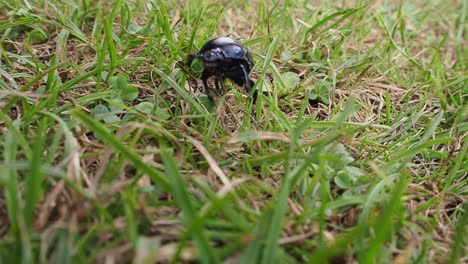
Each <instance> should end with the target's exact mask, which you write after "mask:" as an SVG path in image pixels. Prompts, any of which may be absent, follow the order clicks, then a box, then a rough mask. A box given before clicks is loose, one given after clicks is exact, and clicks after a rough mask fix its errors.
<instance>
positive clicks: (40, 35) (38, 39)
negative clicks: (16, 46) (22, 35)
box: [28, 29, 47, 44]
mask: <svg viewBox="0 0 468 264" xmlns="http://www.w3.org/2000/svg"><path fill="white" fill-rule="evenodd" d="M46 40H47V35H45V33H44V32H40V31H39V30H35V29H34V30H32V31H30V32H29V33H28V41H29V43H31V44H40V43H44V42H45V41H46Z"/></svg>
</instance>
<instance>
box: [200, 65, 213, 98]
mask: <svg viewBox="0 0 468 264" xmlns="http://www.w3.org/2000/svg"><path fill="white" fill-rule="evenodd" d="M211 76H212V74H211V73H210V72H208V71H207V70H206V69H205V70H203V73H202V76H201V77H200V79H201V80H202V82H203V86H204V88H205V93H206V95H207V96H208V98H209V99H210V101H211V102H213V103H214V98H213V96H212V95H211V90H212V89H211V88H210V87H209V86H208V78H210V77H211Z"/></svg>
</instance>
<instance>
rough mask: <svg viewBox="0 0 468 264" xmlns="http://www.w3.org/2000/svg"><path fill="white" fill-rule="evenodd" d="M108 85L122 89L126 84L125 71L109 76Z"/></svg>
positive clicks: (126, 76)
mask: <svg viewBox="0 0 468 264" xmlns="http://www.w3.org/2000/svg"><path fill="white" fill-rule="evenodd" d="M108 84H109V87H110V88H112V89H115V90H124V89H125V87H127V84H128V75H127V74H125V73H121V74H118V75H117V76H111V77H109V82H108Z"/></svg>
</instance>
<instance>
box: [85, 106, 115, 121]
mask: <svg viewBox="0 0 468 264" xmlns="http://www.w3.org/2000/svg"><path fill="white" fill-rule="evenodd" d="M91 115H92V116H93V117H94V119H96V120H104V122H106V123H114V122H119V121H120V118H119V117H118V116H117V115H115V114H113V113H111V112H110V111H109V109H108V108H107V107H106V106H105V105H102V104H99V105H96V107H94V109H93V110H91Z"/></svg>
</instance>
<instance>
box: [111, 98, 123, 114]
mask: <svg viewBox="0 0 468 264" xmlns="http://www.w3.org/2000/svg"><path fill="white" fill-rule="evenodd" d="M111 100H112V102H114V103H115V104H109V110H110V112H111V113H113V114H120V113H122V112H124V111H123V110H124V109H123V108H122V107H120V106H118V105H119V104H120V105H125V103H124V101H123V100H122V98H121V97H120V96H115V97H113V98H112V99H111Z"/></svg>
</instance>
